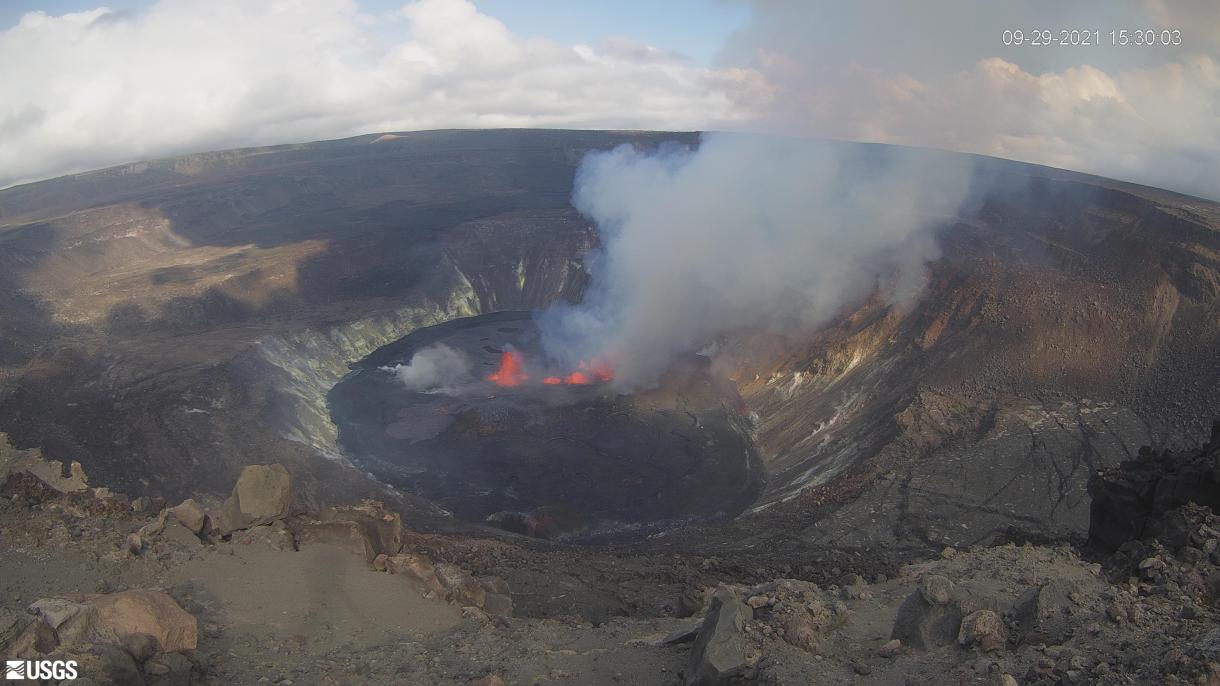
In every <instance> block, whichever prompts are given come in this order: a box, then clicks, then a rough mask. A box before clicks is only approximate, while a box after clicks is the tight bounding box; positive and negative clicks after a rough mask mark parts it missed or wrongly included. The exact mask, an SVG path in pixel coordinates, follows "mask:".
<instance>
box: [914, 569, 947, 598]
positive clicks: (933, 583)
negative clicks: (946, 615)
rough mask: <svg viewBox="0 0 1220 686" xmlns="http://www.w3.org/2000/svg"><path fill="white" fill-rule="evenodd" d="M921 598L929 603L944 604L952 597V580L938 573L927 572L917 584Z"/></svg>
mask: <svg viewBox="0 0 1220 686" xmlns="http://www.w3.org/2000/svg"><path fill="white" fill-rule="evenodd" d="M919 592H920V594H922V595H923V599H924V600H925V601H927V602H928V604H930V605H944V604H946V603H948V602H949V600H950V599H952V597H953V582H952V581H949V579H948V578H947V577H944V576H941V575H940V574H929V575H927V576H925V577H924V578H923V583H922V584H920V586H919Z"/></svg>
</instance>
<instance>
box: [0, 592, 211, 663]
mask: <svg viewBox="0 0 1220 686" xmlns="http://www.w3.org/2000/svg"><path fill="white" fill-rule="evenodd" d="M29 612H30V614H32V615H34V616H35V620H34V621H33V622H32V623H31V624H29V625H28V626H27V627H26V628H25V629H24V631H23V632H22V634H21V636H19V637H17V639H16V640H14V641H13V643H12V645H11V646H10V648H9V654H11V655H13V656H16V657H27V658H28V657H32V656H35V655H38V654H45V653H49V652H51V651H54V650H76V651H79V650H93V649H95V648H96V647H97V646H110V647H115V648H120V649H123V650H124V651H125V654H139V655H141V656H143V655H145V654H151V653H153V652H178V651H183V650H194V649H195V644H196V641H197V634H198V628H197V624H196V621H195V618H194V617H192V616H191V615H190V614H188V613H187V612H186V611H185V610H183V609H182V608H181V607H179V605H178V603H176V602H175V601H174V599H173V598H171V597H169V596H168V595H166V594H164V593H161V592H159V591H147V590H142V589H134V590H129V591H120V592H118V593H107V594H86V595H82V594H70V595H65V596H59V597H53V598H42V599H39V600H36V601H34V602H33V603H32V604H31V605H30V607H29ZM149 641H152V642H154V643H155V647H153V646H150V645H148V643H149Z"/></svg>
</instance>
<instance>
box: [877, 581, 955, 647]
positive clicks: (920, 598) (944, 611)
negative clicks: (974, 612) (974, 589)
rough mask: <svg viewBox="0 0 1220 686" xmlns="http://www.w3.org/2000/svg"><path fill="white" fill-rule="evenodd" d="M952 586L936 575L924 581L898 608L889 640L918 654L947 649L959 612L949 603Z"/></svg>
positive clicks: (952, 639) (951, 639) (951, 641)
mask: <svg viewBox="0 0 1220 686" xmlns="http://www.w3.org/2000/svg"><path fill="white" fill-rule="evenodd" d="M954 590H955V589H954V586H953V582H952V581H949V580H948V579H947V578H945V577H943V576H940V575H938V574H930V575H928V576H926V577H924V579H923V581H922V582H921V583H920V587H919V589H918V590H916V591H915V592H913V593H911V594H910V595H908V596H907V598H906V600H904V601H903V602H902V605H900V606H899V607H898V616H897V617H896V618H895V619H894V628H893V631H891V632H890V638H892V639H895V638H896V639H898V640H900V641H902V643H903V645H908V646H911V647H912V648H916V649H919V650H928V649H930V648H936V647H938V646H946V645H951V644H953V643H954V642H955V641H956V640H957V632H958V627H959V626H960V625H961V621H962V612H961V609H960V608H959V607H958V606H957V604H956V603H954V602H952V600H953V598H952V596H953V593H954Z"/></svg>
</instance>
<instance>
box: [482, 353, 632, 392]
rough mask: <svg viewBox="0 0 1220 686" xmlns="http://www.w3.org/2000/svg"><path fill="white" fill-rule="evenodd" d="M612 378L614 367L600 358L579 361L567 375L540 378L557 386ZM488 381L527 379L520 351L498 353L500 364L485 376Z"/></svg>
mask: <svg viewBox="0 0 1220 686" xmlns="http://www.w3.org/2000/svg"><path fill="white" fill-rule="evenodd" d="M613 379H614V367H613V366H611V365H610V363H609V362H606V361H605V360H600V359H596V358H595V359H593V360H592V361H590V362H585V361H584V360H581V361H580V364H578V365H577V368H576V371H573V372H572V373H570V374H568V375H567V376H546V377H543V378H542V383H544V384H546V385H548V386H558V385H560V384H563V385H567V386H588V385H589V384H591V383H593V382H595V381H596V382H605V381H611V380H613ZM487 380H488V381H492V382H494V383H495V384H496V385H498V386H508V387H512V386H520V385H521V384H522V383H524V382H525V381H528V380H529V375H528V374H526V373H525V360H524V358H523V357H522V356H521V353H519V352H516V351H514V350H506V351H504V353H503V354H501V355H500V366H499V367H498V368H497V369H496V371H495V373H494V374H492V375H491V376H488V377H487Z"/></svg>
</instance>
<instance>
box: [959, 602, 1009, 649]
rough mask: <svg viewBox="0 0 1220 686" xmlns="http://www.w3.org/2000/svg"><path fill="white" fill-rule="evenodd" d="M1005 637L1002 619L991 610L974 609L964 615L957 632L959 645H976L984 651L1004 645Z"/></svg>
mask: <svg viewBox="0 0 1220 686" xmlns="http://www.w3.org/2000/svg"><path fill="white" fill-rule="evenodd" d="M1007 638H1008V635H1007V632H1006V631H1005V629H1004V622H1003V620H1001V619H1000V615H998V614H996V613H995V612H992V611H991V610H975V611H974V612H971V613H970V614H968V615H966V616H965V617H963V618H962V625H961V628H960V629H958V632H957V642H958V644H959V645H961V646H972V645H973V646H978V647H979V649H980V650H982V651H983V652H985V653H986V652H991V651H993V650H998V649H1000V648H1002V647H1004V642H1005V641H1006V640H1007Z"/></svg>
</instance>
